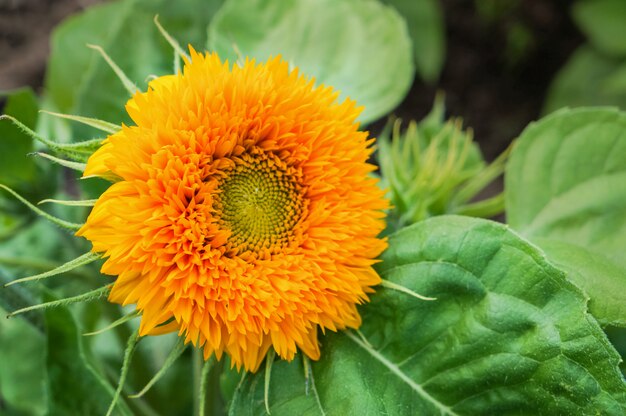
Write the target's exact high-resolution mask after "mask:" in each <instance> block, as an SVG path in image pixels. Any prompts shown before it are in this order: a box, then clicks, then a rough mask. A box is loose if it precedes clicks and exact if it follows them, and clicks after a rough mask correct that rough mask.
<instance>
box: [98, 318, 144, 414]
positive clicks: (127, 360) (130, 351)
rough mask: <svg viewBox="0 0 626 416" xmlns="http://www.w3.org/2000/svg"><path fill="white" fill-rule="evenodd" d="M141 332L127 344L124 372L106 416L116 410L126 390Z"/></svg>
mask: <svg viewBox="0 0 626 416" xmlns="http://www.w3.org/2000/svg"><path fill="white" fill-rule="evenodd" d="M139 339H140V337H139V331H138V330H137V331H135V332H134V333H133V334H132V335H131V336H130V337H129V338H128V343H127V344H126V350H125V351H124V362H123V363H122V370H121V371H120V378H119V380H118V382H117V389H116V390H115V394H114V395H113V400H112V401H111V404H110V405H109V410H108V411H107V414H106V416H111V414H112V413H113V409H115V405H116V404H117V402H118V400H119V399H120V394H121V393H122V389H123V388H124V383H125V382H126V376H127V375H128V368H129V367H130V360H131V358H132V357H133V353H134V352H135V347H136V346H137V343H138V342H139Z"/></svg>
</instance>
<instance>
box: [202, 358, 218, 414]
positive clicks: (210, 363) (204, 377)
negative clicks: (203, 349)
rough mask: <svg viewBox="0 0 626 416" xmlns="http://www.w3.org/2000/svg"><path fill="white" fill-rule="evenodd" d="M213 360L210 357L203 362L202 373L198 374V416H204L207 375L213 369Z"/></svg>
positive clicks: (207, 383)
mask: <svg viewBox="0 0 626 416" xmlns="http://www.w3.org/2000/svg"><path fill="white" fill-rule="evenodd" d="M214 361H215V358H214V357H213V356H211V358H209V359H208V360H206V361H205V362H204V364H203V365H202V372H201V373H200V392H199V393H200V396H199V397H200V401H199V402H198V415H199V416H204V415H205V414H206V404H207V396H208V394H207V390H208V386H209V373H210V372H211V368H212V367H213V362H214Z"/></svg>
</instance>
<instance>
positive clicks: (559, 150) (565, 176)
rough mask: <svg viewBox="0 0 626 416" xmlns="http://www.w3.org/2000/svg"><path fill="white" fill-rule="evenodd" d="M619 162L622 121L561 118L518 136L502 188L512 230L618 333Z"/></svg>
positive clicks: (610, 113) (622, 282) (624, 207)
mask: <svg viewBox="0 0 626 416" xmlns="http://www.w3.org/2000/svg"><path fill="white" fill-rule="evenodd" d="M624 155H626V114H624V113H621V112H619V111H617V110H614V109H606V108H605V109H578V110H563V111H559V112H557V113H554V114H553V115H551V116H548V117H545V118H544V119H542V120H541V121H539V122H537V123H534V124H533V125H531V126H530V127H528V128H527V129H526V130H525V131H524V132H523V133H522V135H521V136H520V138H519V139H518V143H517V145H516V147H515V148H514V149H513V152H512V154H511V157H510V160H509V164H508V166H507V169H506V183H505V192H506V211H507V218H508V222H509V224H510V225H511V226H512V227H513V228H514V229H516V230H518V231H519V232H521V233H522V235H524V236H525V237H527V238H529V239H530V240H531V241H534V242H536V243H537V244H539V245H540V246H541V247H542V248H544V249H545V250H546V251H547V252H548V254H549V255H553V256H554V260H555V261H556V262H557V263H558V264H559V265H560V266H561V267H563V268H565V269H567V270H569V271H570V272H571V273H570V275H569V277H570V278H571V279H572V281H574V282H575V283H576V284H578V285H579V286H580V287H582V288H584V289H585V291H586V292H587V294H588V295H589V296H590V297H591V305H590V307H591V312H592V313H593V314H594V316H596V318H598V320H600V322H601V323H603V324H609V323H610V324H615V325H622V326H623V325H626V310H625V309H624V305H625V304H626V257H624V255H623V250H624V247H625V246H626V216H625V215H624V213H625V212H626V158H625V157H624ZM567 245H569V246H572V247H569V248H568V247H567Z"/></svg>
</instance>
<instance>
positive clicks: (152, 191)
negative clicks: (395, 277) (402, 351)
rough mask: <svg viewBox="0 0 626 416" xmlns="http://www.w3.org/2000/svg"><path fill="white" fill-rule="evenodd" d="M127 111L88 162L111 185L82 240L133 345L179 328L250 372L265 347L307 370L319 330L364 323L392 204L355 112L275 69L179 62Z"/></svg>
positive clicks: (208, 60) (277, 61)
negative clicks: (304, 361) (132, 313)
mask: <svg viewBox="0 0 626 416" xmlns="http://www.w3.org/2000/svg"><path fill="white" fill-rule="evenodd" d="M126 109H127V112H128V114H129V115H130V117H131V119H132V121H133V123H134V125H130V126H123V127H122V129H121V130H120V131H119V132H118V133H115V134H112V135H111V136H109V137H108V138H107V139H106V140H105V142H104V144H103V145H102V147H101V148H99V149H98V150H97V151H96V152H95V153H94V154H93V155H92V157H91V158H90V159H89V161H88V163H87V169H86V171H85V175H88V176H91V175H95V176H101V177H104V178H108V179H110V180H111V181H112V184H111V186H110V187H109V188H108V189H107V190H106V191H105V192H104V193H103V194H102V196H101V197H100V198H99V199H98V201H97V203H96V204H95V206H94V207H93V210H92V212H91V214H90V215H89V217H88V219H87V222H86V223H85V225H84V226H83V227H82V228H81V229H80V230H79V232H78V235H81V236H84V237H86V238H87V239H88V240H90V241H91V242H92V244H93V251H95V252H100V253H103V255H104V257H105V258H106V261H105V263H104V265H103V267H102V272H103V273H105V274H109V275H114V276H116V278H115V281H114V284H113V286H112V290H111V293H110V297H109V299H110V300H111V301H112V302H116V303H119V304H122V305H128V304H135V305H136V308H137V310H138V311H139V312H140V313H141V324H140V329H139V330H140V335H148V334H159V333H165V332H171V331H178V332H179V334H180V335H181V336H184V337H185V339H186V341H187V342H191V343H193V344H194V345H196V346H198V347H201V348H203V350H204V356H205V358H208V357H210V356H211V355H212V354H215V355H216V356H217V358H218V359H219V358H220V357H221V356H222V355H223V354H224V353H227V354H228V355H229V356H230V357H231V360H232V362H233V363H234V365H236V366H237V367H238V368H239V367H241V366H243V367H244V368H245V369H247V370H251V371H255V370H256V369H257V368H258V367H259V364H260V363H261V361H262V360H263V358H264V357H265V355H266V353H267V351H268V349H269V348H273V349H274V350H275V351H276V353H277V354H278V355H279V356H281V357H283V358H284V359H287V360H291V359H292V358H293V357H294V354H295V353H296V352H297V351H298V349H299V350H301V351H302V352H304V353H305V354H306V355H307V356H309V357H311V358H312V359H317V358H319V356H320V347H319V342H318V330H320V329H321V331H325V330H326V329H329V330H332V331H336V330H339V329H345V328H348V327H350V328H357V327H358V326H359V325H360V316H359V313H358V311H357V305H358V304H360V303H363V302H365V301H367V299H368V298H367V294H368V293H370V292H372V286H375V285H377V284H379V283H380V278H379V276H378V275H377V274H376V272H375V271H374V269H373V267H372V266H373V264H374V263H375V262H376V257H377V256H378V255H379V254H380V253H381V252H382V251H383V250H384V248H385V246H386V242H385V241H384V240H383V239H380V238H378V235H379V233H380V232H381V231H382V230H383V228H384V225H385V224H384V213H383V212H384V210H385V209H386V208H387V204H388V202H387V201H386V200H385V199H384V192H383V191H382V190H380V189H379V187H378V184H377V180H376V179H375V178H374V176H373V175H372V171H373V170H374V169H375V167H374V166H372V165H371V164H369V163H368V162H367V161H368V158H369V157H370V155H371V153H372V147H371V145H372V139H369V138H368V135H367V133H366V132H362V131H359V129H358V123H357V121H356V118H357V116H358V114H359V111H360V110H359V109H358V108H357V107H356V106H355V104H354V102H352V101H350V100H345V101H343V102H339V100H338V93H337V92H336V91H333V90H332V89H331V88H329V87H324V86H315V82H314V80H313V79H308V78H306V77H304V76H302V75H301V74H300V73H299V72H298V70H297V69H294V70H292V69H290V67H289V65H288V63H286V62H285V61H283V60H281V58H280V57H277V58H273V59H270V60H269V61H267V62H265V63H257V62H255V61H253V60H252V61H250V60H247V61H246V62H245V63H242V64H241V65H237V64H235V65H232V66H231V65H229V63H228V62H222V61H221V60H220V58H219V57H218V56H217V55H216V54H200V53H196V52H195V51H193V50H191V59H190V60H189V61H187V62H186V64H185V68H184V71H183V72H182V73H179V74H176V75H168V76H163V77H160V78H157V79H155V80H153V81H151V82H150V84H149V87H148V90H147V91H146V92H139V93H136V94H135V95H134V96H133V97H132V98H131V99H130V100H129V102H128V104H127V106H126Z"/></svg>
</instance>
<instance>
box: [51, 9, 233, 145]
mask: <svg viewBox="0 0 626 416" xmlns="http://www.w3.org/2000/svg"><path fill="white" fill-rule="evenodd" d="M220 5H221V0H211V1H205V0H185V1H179V2H171V1H167V0H122V1H116V2H111V3H105V4H102V5H98V6H95V7H91V8H89V9H87V10H86V11H85V12H83V13H81V14H78V15H76V16H74V17H71V18H70V19H68V20H66V21H65V22H64V23H62V24H61V25H60V26H58V27H57V29H56V30H55V32H54V34H53V37H52V51H51V56H50V62H49V67H48V73H47V77H46V85H47V89H48V91H49V94H50V96H51V98H52V101H53V103H54V105H55V106H56V108H55V110H58V111H60V112H62V113H68V114H77V115H80V116H86V117H94V118H98V119H102V120H106V121H108V122H112V123H115V124H120V123H122V122H125V123H129V122H130V119H129V118H128V115H127V114H126V111H125V110H124V105H125V104H126V101H127V100H128V98H129V96H128V92H127V91H126V89H125V88H124V86H123V85H122V84H121V82H120V81H119V79H118V78H117V76H116V75H115V73H114V72H113V71H112V70H111V68H110V67H109V66H108V65H107V64H106V62H105V61H104V60H103V59H102V57H101V56H100V55H99V54H98V53H97V52H95V51H93V50H91V49H89V48H88V47H87V46H86V44H88V43H89V44H94V45H98V46H100V47H102V48H103V49H104V50H105V51H106V52H107V54H108V55H110V57H111V58H112V59H113V60H114V61H115V63H116V64H117V65H118V66H119V67H120V68H121V69H122V70H123V71H124V72H125V74H126V75H127V76H128V77H129V78H130V80H131V81H133V82H134V83H135V84H136V85H137V86H138V87H139V88H140V89H142V90H144V89H145V87H146V85H147V82H146V79H147V77H148V76H149V75H165V74H171V73H172V71H173V67H172V58H173V56H174V51H173V50H172V47H171V46H170V45H169V44H168V42H167V41H166V39H165V38H163V36H162V35H161V34H160V32H159V29H158V28H157V26H156V25H155V24H154V22H153V19H154V16H155V15H157V14H158V15H159V19H160V23H161V24H162V25H163V27H164V28H165V29H166V30H167V31H168V32H169V33H170V34H171V35H172V36H173V37H174V38H175V39H177V40H178V41H179V42H180V43H181V44H182V45H185V46H186V45H187V44H192V45H195V46H196V47H201V46H202V45H204V44H205V43H206V28H207V26H208V24H209V22H210V20H211V18H212V16H213V14H214V13H215V11H216V10H217V8H218V7H219V6H220ZM73 128H74V132H75V137H76V138H80V139H81V140H82V139H86V138H90V135H91V136H93V135H94V134H97V132H96V131H95V130H93V129H91V128H89V127H85V126H73Z"/></svg>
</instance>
